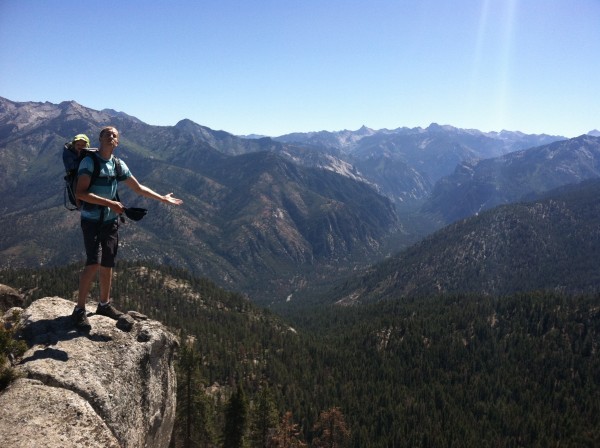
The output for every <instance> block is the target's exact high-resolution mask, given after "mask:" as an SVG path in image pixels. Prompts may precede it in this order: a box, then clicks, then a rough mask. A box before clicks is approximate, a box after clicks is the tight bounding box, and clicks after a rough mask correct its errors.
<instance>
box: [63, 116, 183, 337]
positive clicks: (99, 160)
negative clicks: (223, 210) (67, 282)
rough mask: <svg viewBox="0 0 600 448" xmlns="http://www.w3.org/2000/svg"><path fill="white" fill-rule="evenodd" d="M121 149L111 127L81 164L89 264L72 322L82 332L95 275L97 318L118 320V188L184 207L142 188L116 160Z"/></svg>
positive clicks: (87, 324)
mask: <svg viewBox="0 0 600 448" xmlns="http://www.w3.org/2000/svg"><path fill="white" fill-rule="evenodd" d="M118 145H119V132H118V131H117V129H116V128H114V127H112V126H109V127H105V128H104V129H102V131H100V147H99V148H98V153H97V154H93V155H90V156H87V157H85V158H84V159H83V160H82V161H81V163H80V164H79V170H78V181H77V189H76V192H75V195H76V197H77V199H78V200H80V201H82V202H83V205H82V207H81V229H82V230H83V242H84V245H85V253H86V257H87V259H86V263H85V268H84V269H83V272H82V273H81V276H80V278H79V297H78V300H77V305H76V306H75V309H74V310H73V314H72V316H73V320H74V322H75V325H76V327H77V328H78V329H80V330H88V331H89V330H90V329H91V325H90V322H89V320H88V318H87V313H86V310H85V303H86V300H87V297H88V293H89V291H90V288H91V285H92V281H93V280H94V278H95V276H96V274H99V280H100V301H99V303H98V308H97V309H96V314H100V315H102V316H108V317H110V318H111V319H115V320H116V319H118V318H119V316H121V314H123V313H121V312H120V311H118V310H117V309H115V308H114V307H113V306H112V304H111V303H110V288H111V283H112V271H113V267H114V266H115V257H116V255H117V248H118V244H119V234H118V231H119V225H118V217H119V215H121V214H122V213H124V212H125V207H124V206H123V204H121V202H119V199H118V196H117V185H118V183H119V182H124V183H125V185H127V186H128V187H129V188H131V189H132V190H133V191H134V192H135V193H137V194H139V195H141V196H145V197H147V198H151V199H156V200H157V201H161V202H164V203H167V204H174V205H181V204H182V202H183V201H182V200H181V199H177V198H175V197H173V193H169V194H167V195H164V196H162V195H160V194H158V193H156V192H155V191H153V190H151V189H150V188H148V187H146V186H144V185H142V184H140V183H139V182H138V181H137V179H136V178H135V177H134V176H133V175H132V174H131V172H130V171H129V168H128V167H127V165H126V164H125V162H123V161H122V160H121V159H117V158H115V157H114V156H113V152H114V150H115V148H116V147H117V146H118Z"/></svg>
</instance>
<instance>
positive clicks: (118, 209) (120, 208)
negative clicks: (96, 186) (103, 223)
mask: <svg viewBox="0 0 600 448" xmlns="http://www.w3.org/2000/svg"><path fill="white" fill-rule="evenodd" d="M108 207H109V208H110V209H111V210H112V211H113V212H115V213H116V214H117V215H121V214H122V213H124V212H125V206H124V205H123V204H121V203H120V202H118V201H110V204H109V205H108Z"/></svg>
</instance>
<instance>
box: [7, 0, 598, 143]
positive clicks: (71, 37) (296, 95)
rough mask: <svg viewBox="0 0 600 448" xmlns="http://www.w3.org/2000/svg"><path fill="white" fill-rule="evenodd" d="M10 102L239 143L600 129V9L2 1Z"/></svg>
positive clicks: (496, 1)
mask: <svg viewBox="0 0 600 448" xmlns="http://www.w3.org/2000/svg"><path fill="white" fill-rule="evenodd" d="M0 96H1V97H4V98H7V99H9V100H11V101H18V102H26V101H34V102H44V101H49V102H51V103H56V104H58V103H60V102H62V101H71V100H73V101H76V102H78V103H79V104H81V105H83V106H86V107H89V108H91V109H95V110H102V109H105V108H109V109H114V110H117V111H121V112H125V113H127V114H129V115H132V116H134V117H137V118H139V119H140V120H142V121H144V122H145V123H148V124H151V125H166V126H172V125H175V124H176V123H177V122H178V121H180V120H182V119H190V120H192V121H194V122H195V123H197V124H200V125H203V126H207V127H209V128H211V129H214V130H224V131H227V132H230V133H232V134H236V135H248V134H260V135H268V136H279V135H283V134H287V133H291V132H310V131H321V130H326V131H340V130H344V129H348V130H356V129H358V128H360V127H361V126H363V125H365V126H367V127H369V128H372V129H384V128H387V129H396V128H399V127H410V128H412V127H427V126H428V125H429V124H430V123H438V124H441V125H451V126H455V127H458V128H463V129H478V130H481V131H484V132H489V131H501V130H503V129H506V130H510V131H521V132H525V133H528V134H542V133H545V134H551V135H561V136H565V137H576V136H579V135H581V134H585V133H587V132H588V131H591V130H593V129H600V0H452V1H450V0H196V1H192V0H189V1H185V0H170V1H168V2H167V1H149V0H102V1H97V0H87V1H81V0H0Z"/></svg>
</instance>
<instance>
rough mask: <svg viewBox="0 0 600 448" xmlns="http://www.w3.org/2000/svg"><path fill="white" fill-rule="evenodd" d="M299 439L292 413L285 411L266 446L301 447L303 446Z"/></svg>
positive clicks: (278, 447)
mask: <svg viewBox="0 0 600 448" xmlns="http://www.w3.org/2000/svg"><path fill="white" fill-rule="evenodd" d="M305 446H306V443H304V442H303V441H302V440H301V439H300V430H299V429H298V425H297V424H295V423H294V421H293V419H292V413H291V412H290V411H287V412H286V413H285V414H284V416H283V417H282V419H281V424H280V425H279V427H278V428H277V430H276V431H275V434H274V435H273V437H271V440H270V441H269V445H268V448H302V447H305Z"/></svg>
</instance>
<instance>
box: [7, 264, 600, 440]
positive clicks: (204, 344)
mask: <svg viewBox="0 0 600 448" xmlns="http://www.w3.org/2000/svg"><path fill="white" fill-rule="evenodd" d="M80 268H81V266H79V265H71V266H67V267H61V268H48V269H37V270H18V271H15V270H2V271H0V283H3V284H6V285H9V286H12V287H14V288H20V289H21V291H23V292H25V293H26V296H27V298H28V301H32V300H35V299H37V298H40V297H45V296H54V295H58V296H61V297H64V298H67V299H72V298H73V294H74V291H75V289H76V287H77V279H78V273H79V270H80ZM92 294H95V291H93V292H92ZM113 297H114V302H115V304H116V305H117V307H118V308H120V309H122V310H124V311H125V310H136V311H139V312H142V313H144V314H147V315H148V316H149V317H151V318H153V319H157V320H160V321H161V322H163V323H164V324H165V325H167V326H169V327H170V328H171V330H172V331H173V332H175V333H177V334H178V335H179V336H180V338H181V350H180V356H179V359H178V363H177V370H178V378H179V379H178V388H179V391H178V419H177V422H176V427H175V430H174V434H173V439H172V446H173V447H191V446H204V447H210V446H227V447H236V446H240V447H241V446H245V447H265V446H269V447H292V446H314V447H317V446H318V447H321V446H336V447H361V448H362V447H442V446H444V447H450V446H452V447H476V446H477V447H479V446H495V447H516V446H539V447H548V446H561V447H565V446H567V447H568V446H573V447H582V446H589V447H593V446H599V445H600V361H599V358H598V350H599V348H600V345H599V344H600V295H598V294H595V295H593V294H590V295H579V296H574V295H564V294H558V293H553V292H535V293H530V294H520V295H512V296H506V297H491V296H479V295H452V296H435V297H434V296H432V297H420V298H415V297H411V298H406V297H395V298H393V299H389V300H387V301H385V302H377V303H372V304H369V305H363V306H355V307H340V306H334V305H331V306H319V307H306V308H302V307H296V308H294V309H292V310H290V311H289V312H287V313H281V312H278V314H275V313H274V312H273V311H270V310H268V309H263V308H259V307H257V306H255V305H254V304H253V303H251V302H250V301H248V300H247V299H246V298H244V297H243V296H242V295H240V294H238V293H235V292H228V291H225V290H223V289H220V288H218V287H217V286H215V285H214V284H213V283H212V282H210V281H208V280H206V279H203V278H198V277H194V276H192V275H190V274H189V273H187V272H185V271H182V270H177V269H174V268H169V267H164V266H152V265H149V264H147V263H146V264H141V263H127V262H120V263H119V264H118V266H117V269H116V271H115V276H114V281H113ZM2 340H4V339H2ZM0 346H1V347H0V348H2V347H4V346H3V345H1V344H0Z"/></svg>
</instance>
